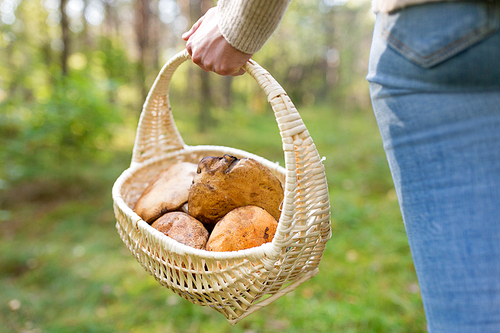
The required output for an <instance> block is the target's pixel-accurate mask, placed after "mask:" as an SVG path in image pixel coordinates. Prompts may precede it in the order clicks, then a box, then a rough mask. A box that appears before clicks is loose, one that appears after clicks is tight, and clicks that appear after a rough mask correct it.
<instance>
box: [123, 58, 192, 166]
mask: <svg viewBox="0 0 500 333" xmlns="http://www.w3.org/2000/svg"><path fill="white" fill-rule="evenodd" d="M187 59H189V53H188V52H187V50H184V51H182V52H179V53H177V54H176V55H175V56H174V57H173V58H172V59H170V60H169V61H168V62H167V63H166V64H165V65H164V66H163V68H162V69H161V70H160V73H159V74H158V76H157V77H156V80H155V81H154V83H153V85H152V87H151V89H150V91H149V93H148V96H147V97H146V101H145V102H144V105H143V107H142V112H141V116H140V118H139V124H138V126H137V133H136V137H135V143H134V149H133V150H132V163H131V166H134V165H135V164H139V163H143V162H146V161H148V160H149V159H151V158H154V157H155V156H160V155H162V154H164V153H168V152H172V151H176V150H180V149H182V148H183V147H184V146H185V144H184V141H183V140H182V137H181V135H180V133H179V131H178V130H177V126H176V125H175V122H174V118H173V116H172V109H171V107H170V101H169V96H168V91H169V87H170V81H171V79H172V75H173V74H174V71H175V70H176V69H177V68H178V67H179V66H180V65H181V64H182V63H183V62H184V61H186V60H187Z"/></svg>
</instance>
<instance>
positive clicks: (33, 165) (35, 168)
mask: <svg viewBox="0 0 500 333" xmlns="http://www.w3.org/2000/svg"><path fill="white" fill-rule="evenodd" d="M106 92H107V89H106V87H99V82H96V80H95V79H94V78H92V77H88V76H86V75H85V74H84V73H80V72H74V73H72V74H71V75H70V76H59V77H53V83H52V86H51V87H50V88H49V89H47V91H46V94H47V95H46V96H39V98H38V99H37V100H38V103H20V101H15V100H7V101H6V102H4V103H3V105H2V109H3V110H4V112H3V113H2V115H1V117H2V120H3V121H1V122H0V127H1V129H0V133H2V135H1V136H0V144H1V145H2V146H3V147H4V149H3V150H2V152H1V154H2V156H1V158H2V159H3V160H4V161H6V163H4V164H3V165H2V167H1V170H0V172H1V173H0V178H4V179H7V180H14V181H15V180H18V179H19V178H28V179H32V178H36V177H48V176H53V177H54V176H55V178H57V177H59V176H61V175H64V174H66V175H67V173H68V172H70V169H71V167H74V166H76V165H78V164H80V163H82V162H83V163H85V162H87V161H95V160H98V159H99V158H100V157H102V156H103V153H105V151H106V149H108V146H109V144H110V142H111V139H112V137H113V131H114V130H115V129H116V128H115V126H116V125H117V124H118V123H119V122H120V113H119V110H118V109H117V107H116V105H114V104H111V103H109V102H108V100H107V98H108V96H107V95H106ZM40 95H42V94H41V93H40ZM61 172H62V174H61Z"/></svg>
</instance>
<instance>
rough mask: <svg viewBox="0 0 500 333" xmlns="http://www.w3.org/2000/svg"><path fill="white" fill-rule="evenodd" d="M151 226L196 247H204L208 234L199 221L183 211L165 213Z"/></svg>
mask: <svg viewBox="0 0 500 333" xmlns="http://www.w3.org/2000/svg"><path fill="white" fill-rule="evenodd" d="M151 226H152V227H153V228H155V229H157V230H158V231H161V232H163V233H164V234H165V235H167V236H168V237H170V238H172V239H173V240H175V241H177V242H179V243H182V244H184V245H187V246H191V247H194V248H196V249H205V245H206V243H207V240H208V236H209V235H208V231H207V229H205V227H204V226H203V224H202V223H201V222H200V221H198V220H196V219H195V218H194V217H192V216H189V215H188V214H186V213H183V212H171V213H166V214H164V215H162V216H161V217H160V218H159V219H158V220H156V221H154V222H153V224H152V225H151Z"/></svg>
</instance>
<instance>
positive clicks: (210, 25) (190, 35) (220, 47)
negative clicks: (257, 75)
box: [182, 7, 252, 76]
mask: <svg viewBox="0 0 500 333" xmlns="http://www.w3.org/2000/svg"><path fill="white" fill-rule="evenodd" d="M182 39H184V40H185V41H186V49H187V51H188V53H189V54H190V55H191V59H192V60H193V62H194V63H195V64H197V65H198V66H200V67H201V68H202V69H203V70H204V71H207V72H215V73H217V74H219V75H233V76H236V75H241V74H243V73H245V71H244V70H243V68H242V67H243V65H245V64H246V63H247V61H248V60H249V59H250V58H251V57H252V55H251V54H248V53H243V52H241V51H240V50H238V49H236V48H234V47H233V46H232V45H231V44H229V43H228V42H227V41H226V39H225V38H224V36H222V34H221V32H220V30H219V27H218V25H217V13H216V8H215V7H214V8H210V9H209V10H208V11H207V12H206V13H205V15H203V16H202V17H201V18H200V19H199V20H198V21H197V22H196V23H195V24H194V25H193V27H192V28H191V29H190V30H189V31H187V32H185V33H184V34H183V35H182Z"/></svg>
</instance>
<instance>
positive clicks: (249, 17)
mask: <svg viewBox="0 0 500 333" xmlns="http://www.w3.org/2000/svg"><path fill="white" fill-rule="evenodd" d="M289 3H290V0H218V2H217V15H218V25H219V29H220V31H221V33H222V35H223V36H224V38H226V40H227V41H228V42H229V44H231V45H232V46H233V47H235V48H236V49H238V50H240V51H242V52H244V53H249V54H253V53H255V52H257V51H258V50H260V48H261V47H262V46H263V45H264V44H265V42H266V41H267V40H268V39H269V37H271V35H272V34H273V32H274V31H275V30H276V28H277V27H278V25H279V24H280V22H281V19H282V18H283V15H284V14H285V11H286V8H287V7H288V4H289Z"/></svg>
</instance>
